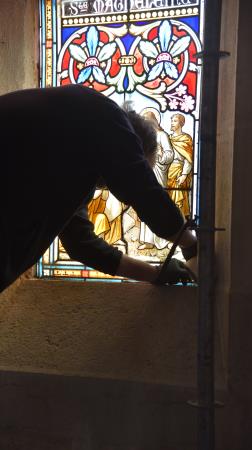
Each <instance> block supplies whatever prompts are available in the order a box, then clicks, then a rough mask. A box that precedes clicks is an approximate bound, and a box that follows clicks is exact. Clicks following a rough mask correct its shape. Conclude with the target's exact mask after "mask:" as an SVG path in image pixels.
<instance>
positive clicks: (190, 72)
mask: <svg viewBox="0 0 252 450" xmlns="http://www.w3.org/2000/svg"><path fill="white" fill-rule="evenodd" d="M129 6H130V8H129ZM203 16H204V1H203V0H131V1H130V2H128V1H127V0H121V1H119V0H114V1H111V0H86V1H80V0H77V1H68V0H40V18H41V21H40V22H41V24H40V25H41V26H40V37H41V38H40V41H41V86H42V87H45V86H57V85H58V86H60V85H65V84H82V85H84V86H87V87H90V88H92V89H96V90H98V91H100V92H102V93H103V94H104V95H106V96H109V97H110V98H112V99H113V100H114V101H116V102H117V103H119V105H122V104H123V103H125V102H127V103H128V104H129V105H130V107H132V108H134V109H135V110H136V111H137V112H138V113H140V114H142V115H143V116H146V117H149V118H151V119H152V120H153V121H154V122H155V124H156V128H157V136H158V137H157V139H158V157H157V162H156V165H155V166H154V172H155V175H156V177H157V179H158V181H159V182H160V184H161V185H162V186H163V187H164V188H165V189H166V190H167V195H170V196H171V197H172V199H173V200H174V201H175V203H176V204H177V206H178V207H179V208H180V209H181V211H182V212H183V213H184V214H185V216H191V215H194V214H195V213H196V212H197V190H198V187H197V164H198V152H199V149H198V127H199V112H200V94H201V71H202V61H201V59H200V58H199V57H198V53H199V52H200V51H201V49H202V41H203ZM88 208H89V217H90V219H91V220H92V221H93V223H94V225H95V231H96V233H97V234H98V235H99V236H101V237H103V238H104V239H106V240H107V242H109V243H110V244H111V245H116V246H117V247H118V248H119V249H120V250H122V251H123V252H124V253H126V254H128V255H130V256H133V257H135V258H140V259H143V260H145V261H148V262H150V263H153V264H157V263H160V262H162V261H163V260H164V259H165V257H166V256H167V254H168V252H169V248H170V245H171V244H170V243H169V242H167V241H165V240H164V239H160V238H159V237H158V236H155V235H154V234H153V233H152V232H151V230H150V229H149V228H148V227H147V226H146V225H145V224H144V223H142V222H140V220H139V218H138V217H137V214H136V213H135V211H134V210H133V209H132V208H130V207H128V206H127V205H123V204H122V203H121V202H119V201H118V200H117V199H116V198H115V197H114V196H113V195H112V194H111V193H110V192H108V191H104V190H98V189H97V190H96V192H95V195H94V198H93V200H92V201H91V202H90V204H89V205H88ZM98 210H99V211H102V214H97V211H98ZM101 215H102V221H101V220H100V217H101ZM98 216H99V220H98ZM104 224H106V226H105V225H104ZM176 256H177V257H178V258H181V257H182V256H181V254H180V252H179V251H178V253H177V255H176ZM37 267H38V276H39V277H65V278H69V279H80V280H83V281H92V280H97V279H103V280H106V279H109V280H110V279H111V277H110V276H107V275H105V274H101V273H99V272H97V271H95V270H93V269H92V268H89V267H86V266H84V265H82V264H80V263H78V262H75V261H71V260H70V259H69V257H68V255H67V254H66V252H65V250H64V248H63V247H62V245H61V243H60V241H59V239H58V238H57V239H56V240H55V242H54V243H53V244H52V245H51V246H50V248H49V249H48V250H47V252H46V253H45V255H44V256H43V258H41V260H40V261H39V263H38V266H37ZM113 281H122V280H118V279H117V280H116V279H115V278H113Z"/></svg>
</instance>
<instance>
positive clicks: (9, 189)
mask: <svg viewBox="0 0 252 450" xmlns="http://www.w3.org/2000/svg"><path fill="white" fill-rule="evenodd" d="M0 123H1V137H2V163H1V167H2V174H1V192H2V200H1V215H0V241H1V258H0V290H3V289H4V288H5V287H7V286H8V285H9V284H11V283H12V282H13V281H14V280H15V279H16V278H17V277H18V276H19V275H20V274H21V273H23V272H24V271H25V270H27V269H28V268H29V267H31V266H32V265H33V264H35V263H36V262H37V261H38V259H39V258H40V257H41V256H42V254H43V253H44V252H45V250H46V249H47V248H48V246H49V245H50V243H51V242H52V241H53V240H54V238H55V237H56V236H57V235H58V234H60V235H61V237H62V240H63V241H64V242H65V245H66V247H67V246H68V245H67V242H66V241H67V240H68V243H69V242H70V247H71V249H74V253H75V255H76V257H77V256H78V257H79V260H80V259H81V258H82V262H85V263H86V264H88V265H90V266H92V267H94V268H97V269H99V270H102V271H103V272H107V273H111V274H114V273H115V272H116V268H117V265H118V264H119V261H120V255H121V254H120V252H118V251H117V250H116V249H114V248H112V247H110V246H108V244H106V243H105V244H104V243H102V244H101V245H100V244H99V245H98V247H97V242H98V241H97V239H99V238H97V237H96V236H95V235H94V234H93V231H92V225H91V224H90V223H88V222H86V225H84V228H85V227H86V231H87V233H86V237H85V236H84V235H82V232H81V228H82V229H83V223H82V225H80V227H79V225H78V223H77V222H78V221H80V220H81V218H80V216H78V215H76V212H77V211H78V208H79V207H80V205H81V204H83V202H84V203H85V199H87V198H88V197H89V196H90V194H91V193H92V192H93V191H94V189H95V186H96V183H97V180H98V179H99V178H100V177H102V178H103V179H104V181H105V183H106V185H107V187H108V188H109V189H110V191H111V192H112V193H113V194H114V195H115V196H116V197H117V198H118V199H119V200H120V201H122V202H123V203H125V204H127V205H131V206H132V207H133V208H134V209H135V210H136V212H137V213H138V216H139V217H140V219H141V220H142V221H144V222H145V223H146V224H147V225H148V226H149V227H150V228H151V230H152V231H153V232H154V233H156V234H157V235H158V236H160V237H163V238H168V237H170V236H172V235H173V234H175V233H177V232H178V230H179V229H180V227H181V226H182V224H183V219H182V217H181V214H180V212H179V210H178V208H177V207H176V206H175V204H174V203H173V202H172V201H171V200H170V198H169V196H168V195H167V193H166V192H165V191H164V190H163V188H162V187H161V186H160V185H159V184H158V182H157V180H156V178H155V175H154V173H153V171H152V169H151V168H150V166H149V164H148V162H147V161H146V158H145V156H144V154H143V149H142V145H141V142H140V140H139V138H138V137H137V136H136V134H135V133H134V130H133V128H132V126H131V124H130V122H129V120H128V118H127V115H126V113H125V112H124V111H123V110H122V109H121V108H119V106H118V105H116V103H114V102H113V101H111V100H110V99H108V98H107V97H105V96H104V95H102V94H99V93H97V92H96V91H94V90H91V89H88V88H84V87H81V86H66V87H58V88H47V89H29V90H24V91H17V92H13V93H9V94H6V95H3V96H1V97H0ZM76 221H77V222H76ZM79 223H80V222H79ZM76 224H77V225H76ZM78 229H79V232H78V231H77V230H78ZM71 230H72V231H71ZM69 236H70V238H69ZM93 238H94V239H93ZM69 239H70V240H69ZM92 239H93V243H92ZM85 242H86V243H85ZM99 242H100V240H99ZM78 248H79V251H78ZM78 253H79V254H78ZM77 259H78V258H77Z"/></svg>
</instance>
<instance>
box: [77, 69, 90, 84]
mask: <svg viewBox="0 0 252 450" xmlns="http://www.w3.org/2000/svg"><path fill="white" fill-rule="evenodd" d="M91 72H92V68H91V67H86V68H85V69H83V70H82V71H81V72H80V74H79V76H78V80H77V83H85V81H87V79H88V78H89V77H90V75H91Z"/></svg>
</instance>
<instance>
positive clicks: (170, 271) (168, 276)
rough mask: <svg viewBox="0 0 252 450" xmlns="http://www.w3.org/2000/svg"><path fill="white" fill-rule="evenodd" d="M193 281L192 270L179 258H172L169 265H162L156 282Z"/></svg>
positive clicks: (185, 282)
mask: <svg viewBox="0 0 252 450" xmlns="http://www.w3.org/2000/svg"><path fill="white" fill-rule="evenodd" d="M190 282H192V275H191V272H190V271H189V270H188V269H187V267H186V266H185V264H184V263H183V262H182V261H179V259H176V258H172V259H171V260H170V261H169V263H168V265H163V266H161V269H160V271H159V274H158V276H157V278H156V280H155V281H154V284H177V283H182V284H187V283H190Z"/></svg>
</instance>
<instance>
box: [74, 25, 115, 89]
mask: <svg viewBox="0 0 252 450" xmlns="http://www.w3.org/2000/svg"><path fill="white" fill-rule="evenodd" d="M99 50H100V51H99ZM86 51H87V53H85V51H84V49H83V48H82V46H81V45H77V44H70V45H69V52H70V55H71V56H72V58H74V59H75V60H76V61H78V62H80V63H82V64H83V65H84V69H82V70H81V71H80V73H79V75H78V79H77V83H84V82H85V81H87V80H88V79H89V78H90V77H91V75H93V78H94V79H95V81H97V82H98V83H104V84H105V83H106V80H105V75H104V72H103V70H102V69H101V67H100V64H101V62H103V61H107V60H108V59H110V58H111V56H113V54H114V53H115V51H116V43H115V42H109V43H108V44H105V45H103V46H102V47H101V49H100V46H99V32H98V30H97V28H96V27H95V26H91V27H89V28H88V30H87V35H86ZM87 55H88V56H87Z"/></svg>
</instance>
